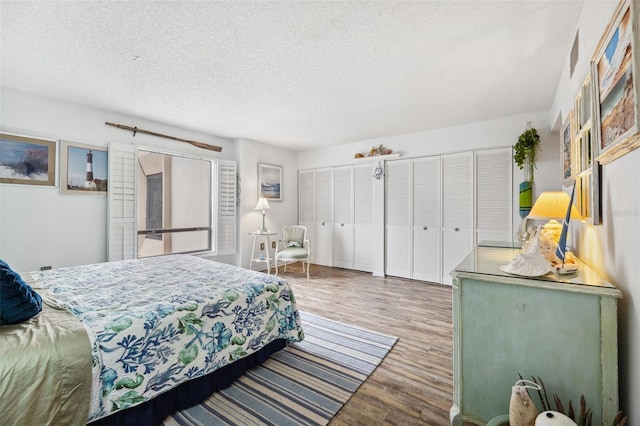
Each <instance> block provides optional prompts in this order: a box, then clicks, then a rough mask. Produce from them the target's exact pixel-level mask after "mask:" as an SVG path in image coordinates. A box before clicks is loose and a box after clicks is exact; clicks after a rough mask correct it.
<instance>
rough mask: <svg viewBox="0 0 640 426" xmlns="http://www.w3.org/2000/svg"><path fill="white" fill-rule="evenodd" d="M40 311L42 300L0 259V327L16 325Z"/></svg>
mask: <svg viewBox="0 0 640 426" xmlns="http://www.w3.org/2000/svg"><path fill="white" fill-rule="evenodd" d="M41 310H42V298H41V297H40V295H39V294H38V293H36V292H35V291H34V290H33V289H32V288H31V287H29V285H27V284H26V283H25V282H24V281H23V280H22V277H21V276H20V275H19V274H18V273H17V272H15V271H14V270H13V269H11V267H9V265H8V264H7V262H5V261H3V260H2V259H0V325H6V324H18V323H21V322H23V321H26V320H28V319H29V318H31V317H33V316H34V315H36V314H37V313H38V312H40V311H41Z"/></svg>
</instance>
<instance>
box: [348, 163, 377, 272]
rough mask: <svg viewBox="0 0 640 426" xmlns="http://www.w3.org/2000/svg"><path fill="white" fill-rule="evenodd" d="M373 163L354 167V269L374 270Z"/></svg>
mask: <svg viewBox="0 0 640 426" xmlns="http://www.w3.org/2000/svg"><path fill="white" fill-rule="evenodd" d="M372 169H373V165H371V164H361V165H357V166H354V167H353V213H354V214H353V235H354V243H353V269H357V270H359V271H366V272H371V271H373V260H372V258H373V176H372V175H373V171H372Z"/></svg>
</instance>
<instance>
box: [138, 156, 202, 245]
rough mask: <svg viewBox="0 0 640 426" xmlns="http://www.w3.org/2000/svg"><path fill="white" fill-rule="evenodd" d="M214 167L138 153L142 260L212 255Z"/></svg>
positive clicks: (194, 161)
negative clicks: (198, 254) (209, 252)
mask: <svg viewBox="0 0 640 426" xmlns="http://www.w3.org/2000/svg"><path fill="white" fill-rule="evenodd" d="M213 167H214V166H213V163H212V161H211V160H207V159H201V158H191V157H185V156H179V155H173V154H167V153H162V152H152V151H146V150H142V149H140V150H138V162H137V165H136V176H137V178H136V194H137V197H136V209H137V212H136V213H137V214H136V217H137V226H136V229H137V234H138V241H137V243H138V257H149V256H159V255H163V254H174V253H192V252H199V251H210V250H211V237H212V220H211V197H212V190H211V188H212V176H213V173H212V171H213Z"/></svg>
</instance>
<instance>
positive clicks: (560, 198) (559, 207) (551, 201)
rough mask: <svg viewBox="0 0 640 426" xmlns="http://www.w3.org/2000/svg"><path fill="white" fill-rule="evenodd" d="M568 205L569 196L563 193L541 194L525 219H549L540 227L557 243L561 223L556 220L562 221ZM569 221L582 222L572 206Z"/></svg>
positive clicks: (548, 192) (581, 218)
mask: <svg viewBox="0 0 640 426" xmlns="http://www.w3.org/2000/svg"><path fill="white" fill-rule="evenodd" d="M569 203H571V200H570V198H569V194H567V193H566V192H564V191H546V192H543V193H542V194H540V196H539V197H538V199H537V200H536V202H535V204H534V205H533V207H532V208H531V211H530V212H529V215H528V216H527V219H549V221H548V222H547V223H546V224H545V225H544V226H543V227H542V233H543V234H544V235H548V236H550V237H552V238H553V241H555V242H556V243H557V242H558V241H559V239H560V233H561V232H562V223H560V222H558V220H557V219H560V220H563V219H564V218H565V216H566V214H567V208H568V207H569ZM571 219H578V220H583V217H582V216H581V215H580V213H578V209H576V207H575V206H574V205H573V204H572V205H571Z"/></svg>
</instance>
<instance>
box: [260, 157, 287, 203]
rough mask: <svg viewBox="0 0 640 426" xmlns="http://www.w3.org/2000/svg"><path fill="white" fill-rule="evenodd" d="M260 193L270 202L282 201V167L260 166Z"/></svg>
mask: <svg viewBox="0 0 640 426" xmlns="http://www.w3.org/2000/svg"><path fill="white" fill-rule="evenodd" d="M258 192H259V196H260V197H264V198H266V199H268V200H269V201H282V166H273V165H270V164H264V163H260V164H258Z"/></svg>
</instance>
